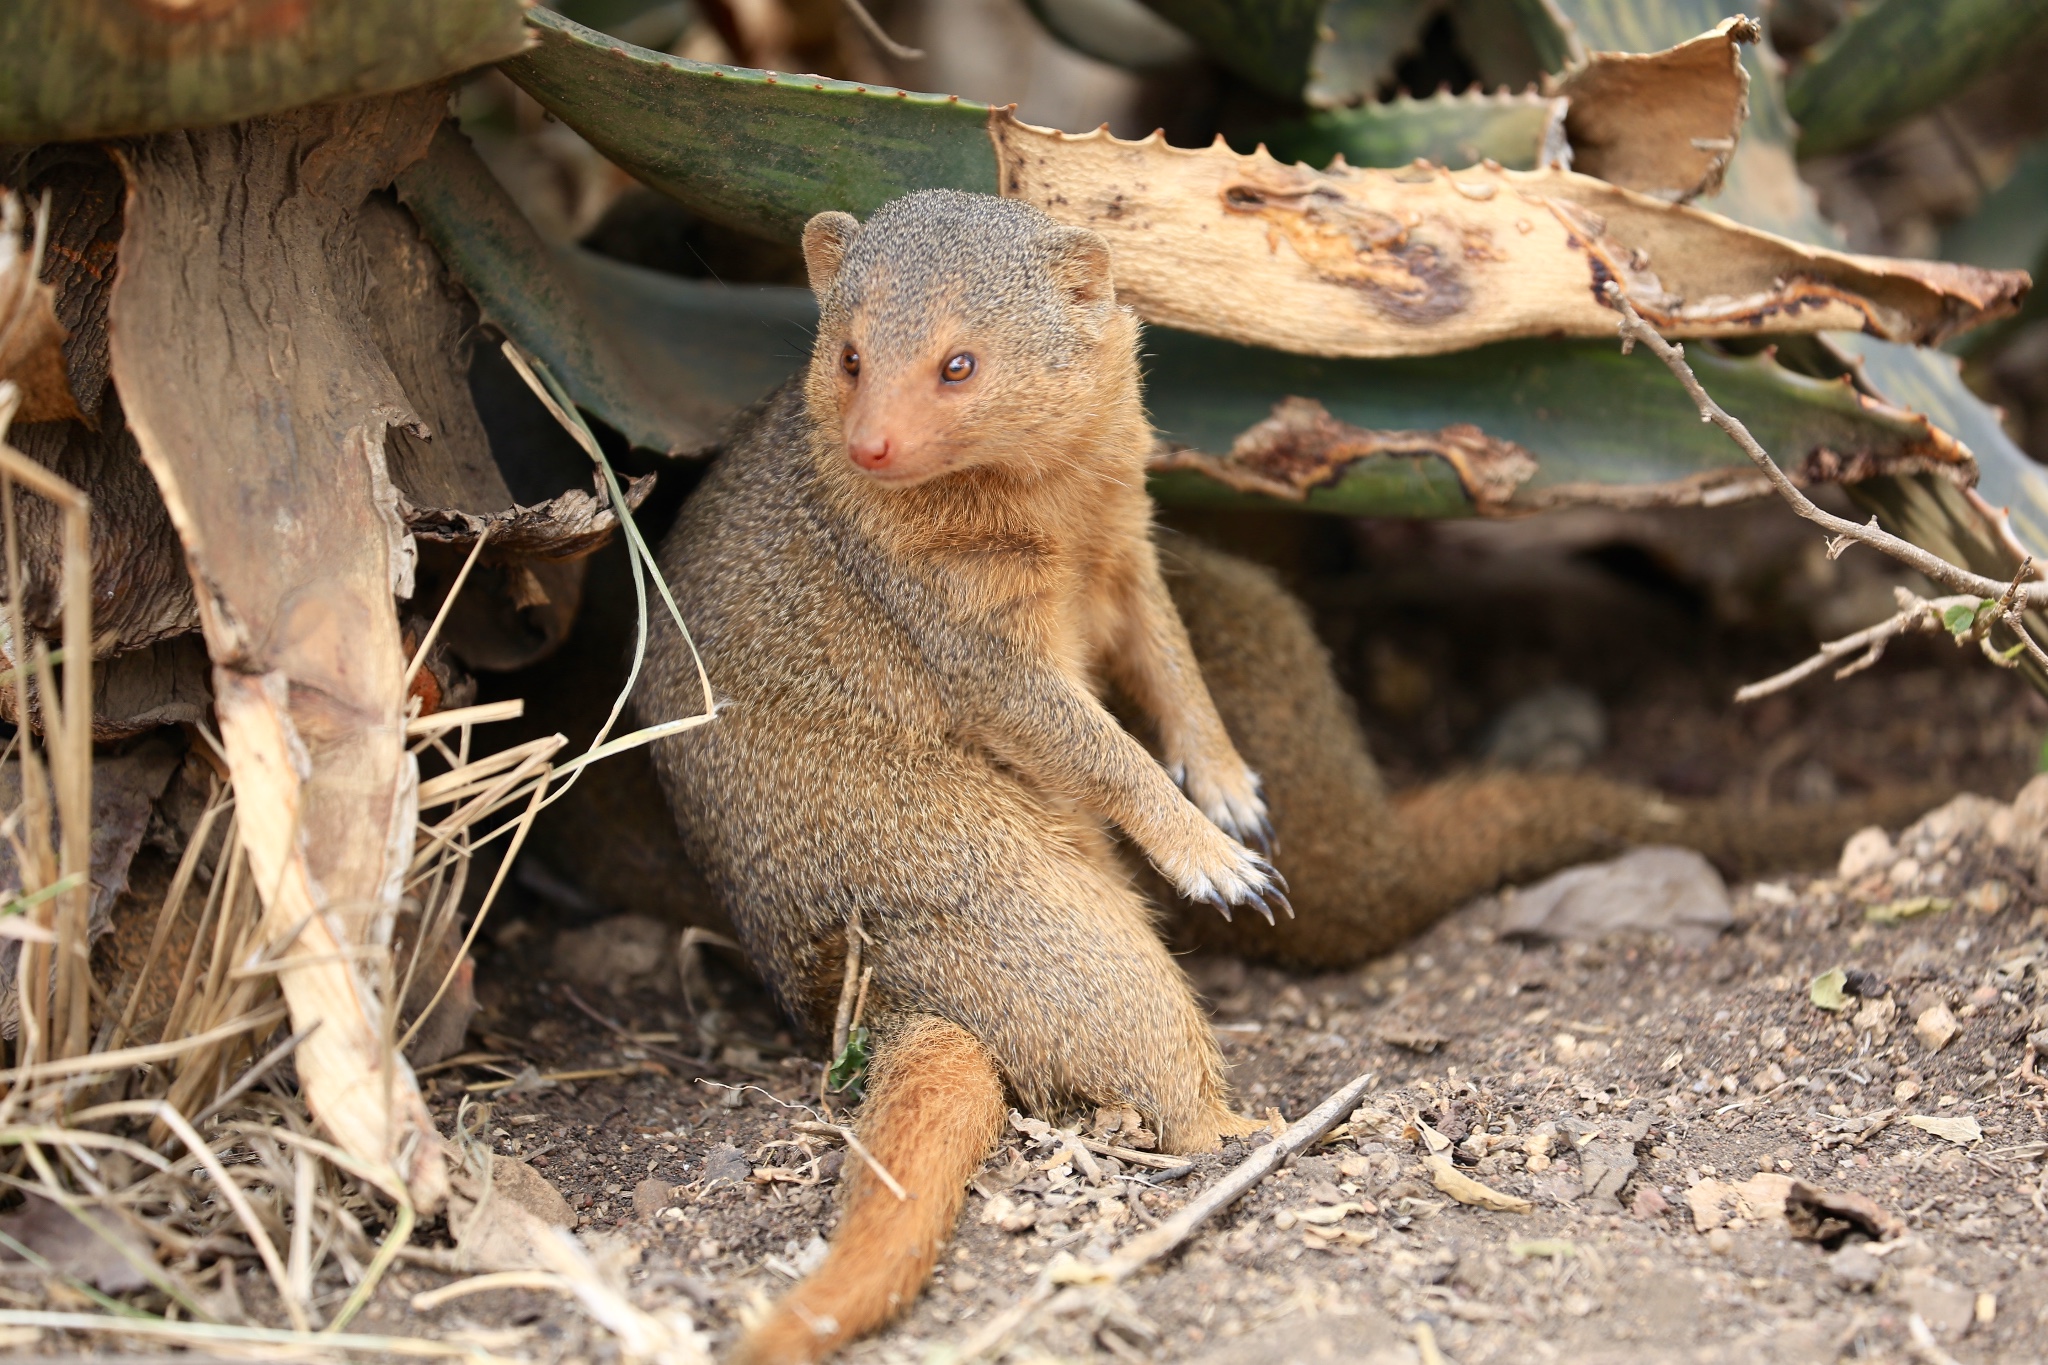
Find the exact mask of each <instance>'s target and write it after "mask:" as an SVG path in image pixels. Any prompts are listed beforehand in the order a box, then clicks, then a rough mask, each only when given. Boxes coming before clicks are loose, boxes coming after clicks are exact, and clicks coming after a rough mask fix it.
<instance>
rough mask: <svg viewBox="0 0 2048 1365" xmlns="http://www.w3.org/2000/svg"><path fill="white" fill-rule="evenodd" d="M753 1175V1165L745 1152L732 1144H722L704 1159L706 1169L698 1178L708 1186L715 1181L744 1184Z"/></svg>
mask: <svg viewBox="0 0 2048 1365" xmlns="http://www.w3.org/2000/svg"><path fill="white" fill-rule="evenodd" d="M753 1173H754V1166H753V1163H752V1162H750V1161H748V1160H747V1154H746V1153H745V1152H742V1151H741V1150H740V1149H739V1148H737V1147H735V1146H733V1145H732V1144H731V1143H730V1142H721V1143H719V1144H718V1145H717V1146H716V1147H714V1148H712V1149H711V1153H710V1155H708V1156H706V1157H705V1158H704V1169H703V1171H702V1173H701V1174H700V1175H699V1176H698V1178H699V1179H700V1180H702V1181H703V1182H704V1183H705V1184H707V1185H708V1184H710V1183H711V1182H712V1181H714V1180H730V1181H732V1182H733V1183H735V1184H742V1183H744V1182H745V1181H746V1179H747V1177H748V1176H750V1175H752V1174H753Z"/></svg>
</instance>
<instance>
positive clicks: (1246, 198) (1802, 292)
mask: <svg viewBox="0 0 2048 1365" xmlns="http://www.w3.org/2000/svg"><path fill="white" fill-rule="evenodd" d="M990 134H991V136H992V137H993V138H994V140H995V144H996V149H997V160H998V170H999V175H1000V184H1001V187H1002V192H1003V193H1004V194H1005V195H1006V196H1008V197H1011V198H1016V199H1022V200H1025V201H1026V202H1028V203H1032V204H1035V205H1037V206H1038V207H1039V208H1041V209H1043V210H1045V211H1046V212H1047V213H1049V214H1051V215H1052V216H1053V217H1054V218H1056V219H1059V220H1060V221H1062V222H1065V223H1072V224H1076V225H1078V226H1082V227H1089V228H1094V229H1095V230H1096V231H1098V232H1100V233H1102V234H1103V236H1104V237H1105V238H1107V239H1108V241H1109V244H1110V249H1111V252H1112V255H1113V261H1114V268H1115V274H1116V284H1117V294H1118V297H1119V298H1121V299H1122V300H1123V301H1124V302H1126V303H1128V304H1130V305H1131V306H1133V307H1135V308H1136V309H1137V311H1138V312H1139V313H1140V314H1141V315H1142V316H1143V317H1145V318H1146V319H1147V320H1148V321H1151V322H1156V323H1161V324H1164V325H1166V326H1169V327H1180V328H1185V329H1187V330H1189V331H1193V332H1201V333H1205V334H1207V335H1209V336H1216V337H1222V338H1225V339H1227V340H1232V341H1239V342H1244V343H1248V344H1251V345H1258V346H1268V347H1272V348H1274V349H1277V350H1283V351H1294V352H1298V353H1302V354H1309V355H1328V356H1360V357H1388V356H1402V355H1434V354H1440V353H1442V352H1446V351H1456V350H1464V349H1466V348H1468V347H1472V346H1477V345H1481V344H1483V343H1485V342H1490V341H1502V340H1506V339H1509V338H1512V337H1524V336H1538V335H1565V336H1585V337H1592V336H1601V337H1608V336H1613V335H1614V333H1615V327H1616V316H1615V314H1614V312H1613V311H1612V310H1611V309H1610V308H1609V306H1608V303H1607V299H1606V295H1605V293H1604V292H1603V291H1604V288H1605V286H1606V285H1607V284H1608V283H1609V282H1610V281H1613V282H1617V283H1619V284H1620V285H1621V286H1622V287H1623V288H1624V289H1626V290H1627V291H1628V294H1629V297H1630V298H1631V299H1632V300H1633V301H1634V303H1635V305H1636V307H1637V309H1638V310H1639V311H1640V312H1641V313H1642V314H1643V316H1644V317H1645V318H1646V319H1648V320H1649V321H1650V323H1651V324H1652V325H1653V326H1656V327H1658V328H1659V329H1661V330H1662V331H1664V332H1666V333H1667V334H1669V335H1672V336H1680V337H1697V336H1734V335H1749V334H1753V333H1754V332H1756V331H1758V330H1759V329H1766V328H1767V329H1768V330H1771V331H1775V332H1814V331H1835V330H1851V331H1864V332H1869V333H1871V334H1873V335H1876V336H1880V337H1886V338H1890V339H1894V340H1902V341H1915V342H1920V343H1924V344H1933V343H1936V342H1939V341H1940V340H1942V339H1943V338H1945V337H1947V336H1949V335H1951V334H1953V333H1954V332H1956V331H1959V330H1961V329H1962V328H1964V327H1968V326H1970V325H1973V324H1974V323H1977V322H1980V321H1983V320H1985V319H1987V318H1991V317H1997V316H2000V315H2002V314H2004V313H2007V312H2010V311H2011V310H2012V309H2013V308H2014V307H2016V306H2017V300H2018V299H2019V297H2020V296H2021V295H2022V294H2023V293H2024V292H2025V289H2026V276H2025V275H2024V273H2022V272H2017V271H1993V270H1981V269H1977V268H1975V267H1971V266H1960V265H1951V264H1947V263H1945V262H1939V261H1907V260H1893V259H1888V258H1879V257H1871V256H1853V255H1849V254H1847V253H1844V252H1837V251H1829V250H1825V249H1823V248H1820V247H1813V246H1807V245H1805V244H1803V243H1799V242H1793V241H1790V240H1787V239H1785V238H1782V237H1775V236H1772V235H1771V234H1769V233H1765V232H1759V231H1757V230H1755V229H1753V228H1747V227H1744V226H1742V225H1741V224H1738V223H1735V222H1732V221H1730V220H1729V219H1726V218H1722V217H1719V216H1718V215H1715V214H1711V213H1706V212H1702V211H1701V210H1698V209H1693V208H1688V207H1685V206H1682V205H1674V204H1668V203H1665V202H1663V201H1661V200H1659V199H1655V198H1652V197H1651V196H1649V195H1646V194H1639V193H1637V192H1635V191H1633V190H1628V189H1623V188H1622V187H1620V186H1618V185H1611V184H1609V183H1607V182H1606V181H1604V180H1599V179H1595V178H1594V177H1592V176H1589V175H1581V174H1578V173H1577V172H1573V171H1565V170H1557V169H1549V170H1536V171H1508V170H1502V169H1499V168H1498V167H1493V166H1486V165H1481V166H1475V167H1472V168H1470V169H1467V170H1460V171H1449V170H1445V169H1442V168H1440V167H1433V166H1426V165H1415V166H1407V167H1402V168H1400V169H1397V170H1368V169H1360V168H1355V167H1346V166H1333V167H1332V168H1331V169H1330V170H1328V171H1314V170H1310V169H1309V168H1308V167H1306V166H1300V165H1295V166H1283V165H1281V164H1280V163H1279V162H1277V161H1275V160H1274V159H1273V158H1272V157H1271V156H1269V155H1267V154H1266V153H1265V152H1264V151H1263V150H1260V151H1258V152H1255V153H1253V154H1251V155H1249V156H1246V155H1240V154H1239V153H1237V152H1234V151H1232V150H1230V148H1228V147H1226V146H1224V145H1223V144H1222V143H1221V142H1220V141H1219V142H1218V143H1217V144H1216V145H1214V146H1211V147H1206V148H1203V149H1201V150H1199V151H1191V150H1185V149H1182V148H1178V147H1172V146H1169V145H1167V143H1166V141H1165V139H1164V138H1163V137H1162V136H1160V135H1158V134H1154V135H1153V136H1152V137H1149V138H1147V139H1145V140H1144V141H1141V142H1125V141H1123V140H1121V139H1119V138H1116V137H1114V136H1112V135H1110V134H1109V133H1108V132H1106V131H1101V130H1098V131H1096V132H1093V133H1087V134H1082V135H1079V136H1072V135H1069V134H1066V133H1060V132H1055V131H1053V130H1050V129H1045V128H1036V127H1033V126H1031V125H1029V124H1026V123H1022V122H1019V121H1018V120H1017V119H1016V117H1015V116H1014V115H1012V114H1010V113H1009V112H1007V111H1005V110H997V111H996V112H995V113H994V114H993V115H992V116H991V118H990Z"/></svg>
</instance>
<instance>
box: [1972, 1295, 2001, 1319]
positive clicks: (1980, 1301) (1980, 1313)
mask: <svg viewBox="0 0 2048 1365" xmlns="http://www.w3.org/2000/svg"><path fill="white" fill-rule="evenodd" d="M1997 1316H1998V1295H1996V1294H1994V1293H1992V1292H1991V1291H1990V1290H1988V1289H1987V1290H1983V1291H1981V1292H1979V1293H1978V1295H1977V1312H1976V1318H1977V1325H1978V1326H1979V1327H1989V1326H1990V1325H1991V1322H1992V1319H1994V1318H1996V1317H1997Z"/></svg>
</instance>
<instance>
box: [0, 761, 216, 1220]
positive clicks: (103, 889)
mask: <svg viewBox="0 0 2048 1365" xmlns="http://www.w3.org/2000/svg"><path fill="white" fill-rule="evenodd" d="M180 758H181V755H180V754H179V752H178V749H177V747H176V746H174V745H172V744H169V743H167V742H165V741H162V740H156V739H152V740H147V741H145V742H143V743H142V744H140V745H137V746H136V747H135V748H133V749H131V750H129V751H128V752H127V753H124V754H118V755H114V756H110V757H102V758H96V759H94V760H93V765H92V852H91V855H90V859H91V860H90V862H89V863H88V872H87V875H88V876H89V877H90V878H91V881H92V900H91V902H90V904H91V909H90V912H89V913H90V918H89V920H88V923H87V930H86V937H87V940H88V941H92V940H97V939H98V938H99V937H100V936H102V935H103V934H105V933H106V932H107V931H108V930H110V929H112V928H113V927H114V921H113V913H112V912H113V907H114V901H115V899H116V898H117V897H118V896H120V894H121V893H122V892H123V891H125V890H126V889H127V887H128V866H129V864H130V863H132V862H134V861H135V852H136V850H137V849H139V848H141V847H142V836H143V834H144V833H145V832H146V831H147V830H148V828H149V814H150V809H151V807H152V805H153V804H154V803H155V801H156V799H157V797H158V796H160V795H162V794H163V790H164V786H165V784H166V783H168V782H169V781H170V780H171V774H172V773H173V772H175V771H176V770H177V767H178V762H179V760H180ZM20 808H21V765H20V764H19V763H5V764H0V810H7V811H16V810H19V809H20ZM56 829H57V824H56V821H55V820H54V819H52V821H51V832H52V838H53V840H54V838H55V837H56ZM21 889H22V887H21V873H20V871H19V869H18V868H17V867H16V866H15V860H14V852H13V845H12V844H11V843H10V842H8V841H4V840H0V901H5V900H9V899H11V898H13V897H15V896H17V895H20V894H21ZM20 961H21V940H20V939H13V938H8V939H0V1038H12V1037H13V1036H14V1034H15V1030H16V1028H17V1027H18V1026H19V1020H20V1001H19V999H18V997H17V995H16V983H17V978H18V976H19V971H18V964H19V963H20ZM60 1212H61V1210H60ZM65 1216H66V1217H67V1218H68V1217H69V1215H68V1214H67V1215H65Z"/></svg>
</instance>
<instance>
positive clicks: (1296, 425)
mask: <svg viewBox="0 0 2048 1365" xmlns="http://www.w3.org/2000/svg"><path fill="white" fill-rule="evenodd" d="M1380 456H1396V457H1416V456H1434V457H1435V458H1437V459H1440V460H1443V461H1444V462H1445V463H1446V464H1448V465H1450V466H1451V468H1452V469H1453V470H1454V471H1456V473H1457V475H1458V483H1459V484H1460V486H1462V487H1463V488H1464V490H1465V496H1467V497H1469V498H1470V499H1472V505H1473V506H1474V507H1475V508H1476V509H1477V510H1479V511H1480V512H1482V513H1484V512H1497V511H1499V510H1500V509H1501V508H1502V507H1504V506H1505V505H1506V504H1507V501H1508V499H1509V498H1510V497H1512V496H1513V495H1514V492H1515V490H1516V489H1517V488H1519V487H1520V486H1521V485H1522V484H1524V483H1526V482H1527V481H1528V480H1529V479H1530V478H1531V477H1533V476H1534V475H1535V473H1536V457H1535V456H1534V455H1531V454H1530V453H1529V452H1528V451H1526V450H1524V449H1523V448H1522V447H1520V446H1518V445H1516V444H1515V443H1514V442H1513V441H1504V440H1500V439H1498V438H1496V437H1491V436H1488V435H1487V434H1486V433H1485V432H1483V431H1481V430H1480V429H1479V428H1478V427H1476V426H1473V425H1472V424H1471V423H1469V422H1457V423H1453V424H1452V425H1450V426H1447V427H1443V428H1441V429H1439V430H1437V431H1369V430H1367V429H1366V428H1364V427H1357V426H1353V425H1351V423H1349V422H1343V421H1339V420H1338V419H1337V418H1335V417H1332V416H1331V415H1330V411H1329V409H1327V408H1325V407H1324V406H1323V405H1322V404H1321V403H1319V402H1317V401H1316V400H1315V399H1313V398H1297V397H1288V398H1283V399H1281V400H1280V401H1279V402H1278V403H1275V404H1274V405H1273V414H1272V416H1270V417H1268V418H1266V420H1265V421H1263V422H1259V423H1257V424H1256V425H1254V426H1252V427H1250V428H1248V429H1247V430H1246V431H1245V432H1244V434H1243V435H1241V436H1239V437H1238V438H1237V440H1236V441H1235V442H1233V443H1232V445H1231V447H1230V453H1229V454H1228V455H1225V456H1222V457H1221V458H1218V457H1217V456H1214V455H1205V454H1203V453H1202V452H1200V451H1196V450H1186V449H1181V450H1169V451H1166V452H1163V453H1161V454H1159V455H1156V456H1155V457H1154V458H1153V460H1152V462H1151V467H1152V469H1153V470H1154V471H1160V470H1168V469H1192V470H1194V471H1195V472H1197V473H1200V474H1206V475H1208V476H1209V477H1210V478H1212V479H1215V480H1216V481H1217V482H1219V483H1222V484H1226V485H1228V486H1229V487H1231V488H1234V489H1236V490H1237V491H1238V492H1240V493H1264V494H1266V495H1268V496H1269V497H1275V498H1286V499H1288V500H1289V501H1291V502H1299V501H1301V500H1302V499H1303V498H1305V497H1307V496H1308V493H1309V490H1310V489H1314V488H1327V487H1329V486H1331V485H1332V484H1335V483H1336V482H1338V481H1339V480H1340V479H1342V478H1343V477H1344V475H1345V474H1346V473H1347V472H1349V471H1350V469H1351V466H1352V465H1354V464H1356V463H1358V462H1359V461H1360V460H1367V459H1372V458H1375V457H1380Z"/></svg>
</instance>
